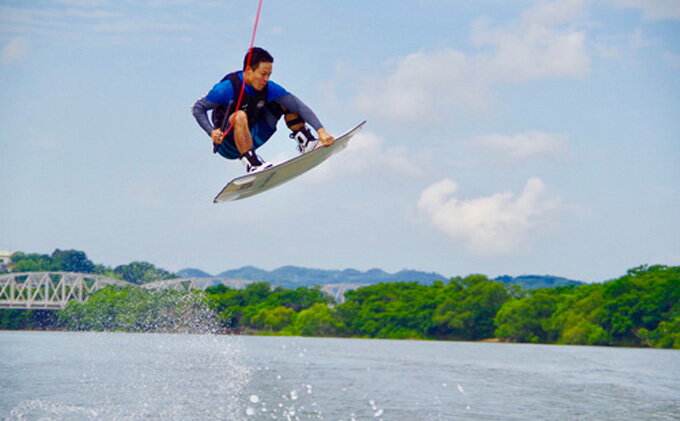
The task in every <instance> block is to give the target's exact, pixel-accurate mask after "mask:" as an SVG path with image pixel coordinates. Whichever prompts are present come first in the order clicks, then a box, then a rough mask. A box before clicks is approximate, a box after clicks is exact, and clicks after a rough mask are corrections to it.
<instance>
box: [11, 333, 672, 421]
mask: <svg viewBox="0 0 680 421" xmlns="http://www.w3.org/2000/svg"><path fill="white" fill-rule="evenodd" d="M0 419H7V420H24V419H25V420H34V419H44V420H94V419H111V420H138V419H145V420H156V419H159V420H238V421H247V420H343V421H352V420H356V421H358V420H385V421H387V420H404V421H407V420H408V421H418V420H527V419H539V420H540V419H546V420H552V419H555V420H557V419H560V420H640V419H645V420H678V419H680V352H678V351H671V350H656V349H629V348H604V347H575V346H569V347H567V346H545V345H520V344H494V343H467V342H434V341H388V340H365V339H330V338H290V337H234V336H212V335H179V334H178V335H173V334H125V333H68V332H9V331H0Z"/></svg>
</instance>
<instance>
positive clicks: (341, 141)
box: [213, 121, 366, 203]
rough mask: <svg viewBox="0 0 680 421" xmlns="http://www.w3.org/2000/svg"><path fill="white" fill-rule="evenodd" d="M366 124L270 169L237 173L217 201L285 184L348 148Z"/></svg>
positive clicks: (242, 197)
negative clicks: (328, 144) (250, 172)
mask: <svg viewBox="0 0 680 421" xmlns="http://www.w3.org/2000/svg"><path fill="white" fill-rule="evenodd" d="M364 124H366V122H365V121H363V122H361V123H359V124H357V125H356V126H355V127H354V128H352V129H351V130H349V131H347V132H345V133H343V134H341V135H340V136H338V137H337V138H336V139H335V142H333V144H332V145H330V146H319V147H317V148H316V149H314V150H312V151H310V152H307V153H305V154H302V155H298V156H296V157H295V158H292V159H289V160H287V161H284V162H282V163H280V164H277V165H274V166H273V167H271V168H268V169H266V170H263V171H259V172H256V173H253V174H245V175H242V176H240V177H236V178H235V179H233V180H231V181H230V182H229V183H228V184H227V185H226V186H224V188H223V189H222V191H220V193H219V194H218V195H217V196H215V199H214V200H213V203H221V202H229V201H232V200H239V199H245V198H246V197H250V196H254V195H256V194H260V193H262V192H265V191H267V190H269V189H272V188H274V187H276V186H280V185H281V184H283V183H285V182H287V181H290V180H292V179H294V178H295V177H297V176H300V175H302V174H304V173H306V172H307V171H309V170H311V169H312V168H314V167H316V166H318V165H320V164H321V163H322V162H324V161H325V160H327V159H328V158H330V157H331V156H333V155H335V154H337V153H338V152H340V151H342V150H343V149H345V148H346V147H347V144H348V143H349V140H350V139H351V138H352V136H354V135H355V134H357V133H358V132H359V131H360V130H361V129H362V128H363V127H364Z"/></svg>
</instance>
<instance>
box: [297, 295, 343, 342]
mask: <svg viewBox="0 0 680 421" xmlns="http://www.w3.org/2000/svg"><path fill="white" fill-rule="evenodd" d="M343 330H344V325H343V323H342V321H340V319H339V318H338V317H337V315H336V313H335V312H334V311H333V310H332V309H331V308H329V307H328V306H327V305H326V304H323V303H316V304H314V305H313V306H311V307H309V308H308V309H306V310H302V311H301V312H300V313H298V314H297V316H296V317H295V320H294V322H293V326H292V329H291V330H290V331H291V332H293V333H294V334H296V335H302V336H336V335H338V334H341V333H342V332H343Z"/></svg>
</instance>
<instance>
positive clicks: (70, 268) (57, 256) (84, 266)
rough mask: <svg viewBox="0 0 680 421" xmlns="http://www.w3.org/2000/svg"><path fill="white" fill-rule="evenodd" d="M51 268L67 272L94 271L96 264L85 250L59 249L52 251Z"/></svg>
mask: <svg viewBox="0 0 680 421" xmlns="http://www.w3.org/2000/svg"><path fill="white" fill-rule="evenodd" d="M51 258H52V267H51V270H56V271H65V272H82V273H93V272H94V268H95V265H94V263H92V262H91V261H90V259H88V258H87V255H86V254H85V252H83V251H78V250H59V249H56V250H54V252H52V256H51Z"/></svg>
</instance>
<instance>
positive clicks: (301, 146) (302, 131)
mask: <svg viewBox="0 0 680 421" xmlns="http://www.w3.org/2000/svg"><path fill="white" fill-rule="evenodd" d="M248 55H249V54H248V53H246V55H245V57H244V59H243V71H239V72H234V73H230V74H228V75H227V76H225V77H224V78H223V79H222V80H221V81H220V82H219V83H217V84H216V85H215V86H213V88H212V90H211V91H210V92H209V93H208V95H206V96H204V97H203V98H201V99H199V100H198V101H196V103H194V106H193V107H192V113H193V115H194V117H195V118H196V121H197V122H198V124H199V126H201V128H203V130H205V132H206V133H207V134H208V135H209V136H210V137H211V138H212V141H213V146H214V152H217V153H219V154H220V155H222V156H223V157H224V158H226V159H240V160H241V162H242V163H243V165H244V166H245V167H246V172H248V173H252V172H257V171H262V170H264V169H266V168H269V167H271V166H272V164H270V163H268V162H267V161H265V160H264V159H262V157H261V156H259V155H258V154H256V153H255V150H256V149H257V148H259V147H260V146H262V145H263V144H264V143H265V142H266V141H267V140H269V138H270V137H271V136H272V135H273V134H274V132H275V131H276V124H277V122H278V120H279V119H280V118H281V116H284V119H285V121H286V124H287V125H288V127H289V128H290V129H291V131H292V134H291V135H290V137H291V138H293V139H295V140H296V141H297V143H298V145H297V146H298V150H299V151H300V153H306V152H309V151H311V150H313V149H314V148H316V147H317V144H318V143H321V145H323V146H329V145H331V144H332V143H333V142H334V141H335V139H334V138H333V136H331V135H330V134H329V133H328V132H327V131H326V129H325V128H324V127H323V125H322V124H321V122H320V121H319V119H318V118H317V116H316V115H315V114H314V112H313V111H312V110H311V109H310V108H309V107H308V106H307V105H305V104H304V103H303V102H302V101H301V100H300V99H299V98H298V97H296V96H295V95H293V94H291V93H290V92H288V91H286V90H285V89H284V88H283V87H282V86H281V85H278V84H277V83H275V82H273V81H270V80H269V78H270V76H271V74H272V70H273V64H274V58H273V57H272V56H271V55H270V54H269V53H268V52H267V51H265V50H263V49H262V48H258V47H255V48H253V49H252V56H251V58H250V64H248ZM244 80H245V92H244V93H243V98H242V101H241V106H240V107H239V109H238V110H234V108H235V107H236V104H237V102H238V98H239V94H240V93H241V88H242V86H243V81H244ZM209 110H212V115H211V117H212V122H211V121H210V119H209V118H208V111H209ZM305 123H309V124H310V125H311V126H312V127H313V128H314V130H316V132H317V134H318V136H319V139H318V140H317V139H315V138H314V137H313V136H312V133H311V131H310V130H309V128H307V126H306V125H305ZM227 130H228V131H227ZM225 132H226V135H225Z"/></svg>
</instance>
